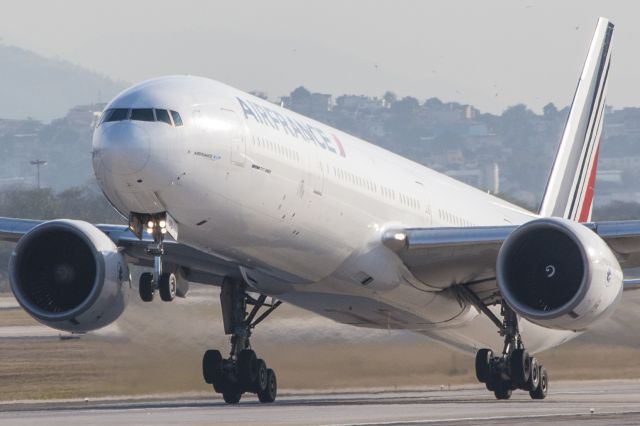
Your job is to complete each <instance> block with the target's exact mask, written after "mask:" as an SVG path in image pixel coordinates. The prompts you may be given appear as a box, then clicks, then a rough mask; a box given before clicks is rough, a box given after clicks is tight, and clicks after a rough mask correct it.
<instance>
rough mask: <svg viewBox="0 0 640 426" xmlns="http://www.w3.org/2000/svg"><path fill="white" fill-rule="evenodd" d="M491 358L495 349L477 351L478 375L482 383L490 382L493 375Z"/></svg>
mask: <svg viewBox="0 0 640 426" xmlns="http://www.w3.org/2000/svg"><path fill="white" fill-rule="evenodd" d="M491 358H493V351H492V350H491V349H480V350H479V351H478V353H476V377H477V378H478V381H479V382H480V383H488V381H489V376H490V375H491Z"/></svg>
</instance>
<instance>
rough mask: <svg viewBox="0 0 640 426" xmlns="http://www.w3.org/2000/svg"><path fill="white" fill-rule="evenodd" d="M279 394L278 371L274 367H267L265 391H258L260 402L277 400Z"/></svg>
mask: <svg viewBox="0 0 640 426" xmlns="http://www.w3.org/2000/svg"><path fill="white" fill-rule="evenodd" d="M277 395H278V381H277V380H276V373H275V372H274V371H273V370H272V369H270V368H269V369H267V387H266V389H265V390H264V391H263V392H258V399H259V400H260V402H264V403H269V402H273V401H275V400H276V396H277Z"/></svg>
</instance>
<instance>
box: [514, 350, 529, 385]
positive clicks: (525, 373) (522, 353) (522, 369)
mask: <svg viewBox="0 0 640 426" xmlns="http://www.w3.org/2000/svg"><path fill="white" fill-rule="evenodd" d="M509 364H510V367H511V381H512V382H513V384H514V385H515V386H516V387H518V388H522V389H524V388H525V386H526V385H527V383H528V382H529V379H530V377H531V358H530V357H529V352H527V351H526V350H525V349H516V350H515V351H513V352H512V353H511V359H510V361H509Z"/></svg>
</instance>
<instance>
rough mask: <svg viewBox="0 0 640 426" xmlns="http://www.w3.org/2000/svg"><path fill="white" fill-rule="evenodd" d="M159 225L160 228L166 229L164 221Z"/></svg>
mask: <svg viewBox="0 0 640 426" xmlns="http://www.w3.org/2000/svg"><path fill="white" fill-rule="evenodd" d="M159 225H160V228H166V227H167V222H165V221H164V220H161V221H160V223H159Z"/></svg>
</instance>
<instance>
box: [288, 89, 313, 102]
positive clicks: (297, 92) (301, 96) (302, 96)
mask: <svg viewBox="0 0 640 426" xmlns="http://www.w3.org/2000/svg"><path fill="white" fill-rule="evenodd" d="M290 96H291V101H293V102H306V101H308V100H309V98H310V97H311V92H309V91H308V90H307V89H305V88H304V87H303V86H300V87H297V88H295V89H293V92H291V95H290Z"/></svg>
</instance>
